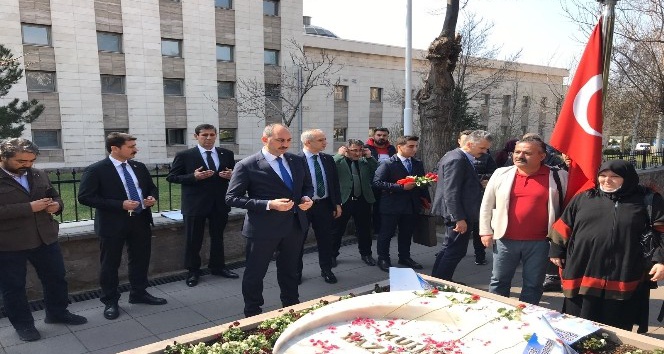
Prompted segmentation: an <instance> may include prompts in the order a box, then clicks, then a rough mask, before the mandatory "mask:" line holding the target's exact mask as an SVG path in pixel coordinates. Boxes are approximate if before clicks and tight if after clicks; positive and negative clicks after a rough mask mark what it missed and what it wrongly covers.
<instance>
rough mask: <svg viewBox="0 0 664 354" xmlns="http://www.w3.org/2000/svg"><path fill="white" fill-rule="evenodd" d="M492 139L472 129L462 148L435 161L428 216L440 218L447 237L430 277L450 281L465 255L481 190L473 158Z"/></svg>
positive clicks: (480, 199)
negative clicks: (433, 192)
mask: <svg viewBox="0 0 664 354" xmlns="http://www.w3.org/2000/svg"><path fill="white" fill-rule="evenodd" d="M492 140H493V138H492V137H491V134H489V132H487V131H484V130H475V131H473V132H471V133H470V134H468V136H467V137H466V139H465V140H464V141H463V143H462V146H461V147H459V148H457V149H454V150H451V151H448V152H447V153H446V154H445V155H444V156H443V157H442V158H441V159H440V162H438V184H437V188H436V197H435V200H434V202H433V207H432V209H431V213H432V214H433V215H439V216H442V217H443V221H444V222H445V225H446V226H447V234H446V235H445V238H444V240H443V248H442V250H441V251H440V252H439V253H438V255H437V256H436V262H435V263H434V265H433V271H432V272H431V275H432V276H434V277H437V278H440V279H444V280H452V275H454V271H455V270H456V267H457V265H458V264H459V262H460V261H461V259H463V257H465V256H466V252H467V251H468V241H469V239H470V237H472V235H471V234H472V230H473V229H474V228H475V227H474V226H473V224H475V223H478V222H479V217H480V204H481V203H482V191H483V190H484V187H483V185H482V182H481V180H480V178H479V176H478V175H477V172H476V171H475V159H476V158H479V157H480V156H482V155H483V154H486V153H487V151H488V150H489V148H490V147H491V141H492Z"/></svg>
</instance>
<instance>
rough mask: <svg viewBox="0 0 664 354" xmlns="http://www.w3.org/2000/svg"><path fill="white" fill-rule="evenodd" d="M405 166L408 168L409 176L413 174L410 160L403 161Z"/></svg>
mask: <svg viewBox="0 0 664 354" xmlns="http://www.w3.org/2000/svg"><path fill="white" fill-rule="evenodd" d="M403 162H404V165H405V166H406V171H408V174H411V173H413V165H412V164H411V163H410V159H405V160H403Z"/></svg>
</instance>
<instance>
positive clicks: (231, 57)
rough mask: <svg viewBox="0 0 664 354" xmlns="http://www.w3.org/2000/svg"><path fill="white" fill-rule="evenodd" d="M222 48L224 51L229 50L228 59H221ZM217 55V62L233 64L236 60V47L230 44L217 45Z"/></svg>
mask: <svg viewBox="0 0 664 354" xmlns="http://www.w3.org/2000/svg"><path fill="white" fill-rule="evenodd" d="M222 48H223V49H226V48H228V54H229V58H228V59H226V58H220V57H219V49H222ZM215 55H216V57H217V61H223V62H228V63H232V62H233V61H234V60H235V46H233V45H230V44H218V43H217V47H216V49H215Z"/></svg>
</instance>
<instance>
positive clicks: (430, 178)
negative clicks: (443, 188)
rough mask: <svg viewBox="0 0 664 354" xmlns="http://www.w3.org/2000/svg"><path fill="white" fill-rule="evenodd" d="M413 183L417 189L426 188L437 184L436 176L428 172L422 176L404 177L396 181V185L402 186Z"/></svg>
mask: <svg viewBox="0 0 664 354" xmlns="http://www.w3.org/2000/svg"><path fill="white" fill-rule="evenodd" d="M413 182H414V183H415V185H416V186H418V187H421V186H426V185H428V184H431V183H435V182H438V174H436V173H433V172H429V173H427V174H425V175H424V176H406V178H402V179H400V180H398V181H397V184H400V185H404V184H408V183H413Z"/></svg>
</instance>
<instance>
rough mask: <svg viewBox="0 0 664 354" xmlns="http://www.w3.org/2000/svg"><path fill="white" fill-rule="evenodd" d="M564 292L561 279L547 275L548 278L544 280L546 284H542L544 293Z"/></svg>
mask: <svg viewBox="0 0 664 354" xmlns="http://www.w3.org/2000/svg"><path fill="white" fill-rule="evenodd" d="M562 290H563V288H562V285H561V283H560V277H552V276H549V275H547V276H546V278H544V283H543V284H542V291H546V292H559V291H562Z"/></svg>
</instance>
